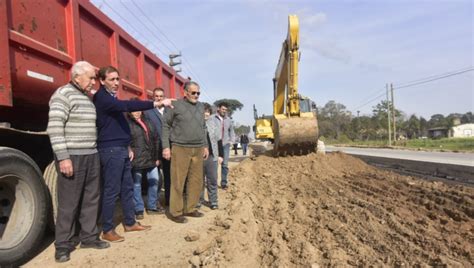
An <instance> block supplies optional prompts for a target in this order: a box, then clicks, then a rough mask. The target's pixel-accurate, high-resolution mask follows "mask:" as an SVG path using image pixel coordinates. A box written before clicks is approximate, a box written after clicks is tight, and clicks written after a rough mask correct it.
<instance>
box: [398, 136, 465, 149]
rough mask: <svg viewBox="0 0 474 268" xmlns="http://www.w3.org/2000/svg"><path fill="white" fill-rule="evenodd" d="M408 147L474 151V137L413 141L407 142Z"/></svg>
mask: <svg viewBox="0 0 474 268" xmlns="http://www.w3.org/2000/svg"><path fill="white" fill-rule="evenodd" d="M406 147H410V148H424V149H438V150H453V151H474V137H471V138H443V139H437V140H433V139H413V140H407V141H406Z"/></svg>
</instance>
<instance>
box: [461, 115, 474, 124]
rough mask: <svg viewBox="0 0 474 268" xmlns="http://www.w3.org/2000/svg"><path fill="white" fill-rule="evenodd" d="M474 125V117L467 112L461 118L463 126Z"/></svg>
mask: <svg viewBox="0 0 474 268" xmlns="http://www.w3.org/2000/svg"><path fill="white" fill-rule="evenodd" d="M467 123H474V115H473V114H472V112H467V113H465V114H463V115H462V117H461V124H467Z"/></svg>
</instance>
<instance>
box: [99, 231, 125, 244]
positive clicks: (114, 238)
mask: <svg viewBox="0 0 474 268" xmlns="http://www.w3.org/2000/svg"><path fill="white" fill-rule="evenodd" d="M102 240H107V241H109V242H111V243H117V242H122V241H124V240H125V238H124V237H123V236H120V235H119V234H117V233H116V232H115V230H111V231H108V232H107V233H103V234H102Z"/></svg>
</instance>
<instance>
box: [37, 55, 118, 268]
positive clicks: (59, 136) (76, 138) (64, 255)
mask: <svg viewBox="0 0 474 268" xmlns="http://www.w3.org/2000/svg"><path fill="white" fill-rule="evenodd" d="M95 79H96V77H95V70H94V67H93V66H92V65H91V64H90V63H88V62H86V61H79V62H76V63H75V64H74V65H73V66H72V69H71V82H69V83H68V84H66V85H64V86H62V87H60V88H58V89H57V90H56V92H54V94H53V95H52V96H51V99H50V101H49V120H48V127H47V130H46V131H47V132H48V135H49V139H50V141H51V145H52V148H53V152H54V157H55V164H56V170H57V173H58V178H57V189H58V190H57V193H58V216H57V219H56V232H55V236H56V237H55V238H56V241H55V243H54V245H55V247H56V253H55V259H56V261H57V262H67V261H69V260H70V253H71V251H73V250H74V249H75V247H76V243H75V242H74V241H73V238H74V237H75V235H76V234H75V231H76V226H77V225H78V224H79V225H80V229H81V231H80V233H79V239H80V241H81V248H95V249H103V248H108V247H110V244H109V243H108V242H105V241H101V240H100V239H99V228H98V227H97V218H98V213H99V200H100V160H99V154H98V153H97V130H96V122H95V121H96V110H95V106H94V104H93V103H92V101H91V100H90V98H89V96H88V94H89V93H90V92H91V90H92V87H93V86H94V84H95Z"/></svg>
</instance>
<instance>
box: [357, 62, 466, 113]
mask: <svg viewBox="0 0 474 268" xmlns="http://www.w3.org/2000/svg"><path fill="white" fill-rule="evenodd" d="M466 68H467V69H466ZM466 68H463V69H458V70H457V71H450V72H446V73H443V74H438V75H432V76H428V77H425V78H421V79H416V80H412V81H410V82H405V83H401V85H400V86H398V87H394V88H393V89H394V90H395V89H402V88H408V87H412V86H416V85H421V84H425V83H429V82H432V81H436V80H440V79H444V78H448V77H451V76H455V75H459V74H463V73H466V72H470V71H472V70H474V68H473V67H472V66H471V67H466ZM384 90H385V89H382V90H379V91H384ZM384 95H385V93H381V94H379V95H377V96H376V97H374V98H372V99H370V100H368V101H366V102H364V103H363V104H361V105H359V106H357V107H356V108H354V110H357V109H359V108H362V107H364V106H366V105H367V104H369V103H371V102H374V101H376V100H378V99H380V98H381V97H383V96H384Z"/></svg>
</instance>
